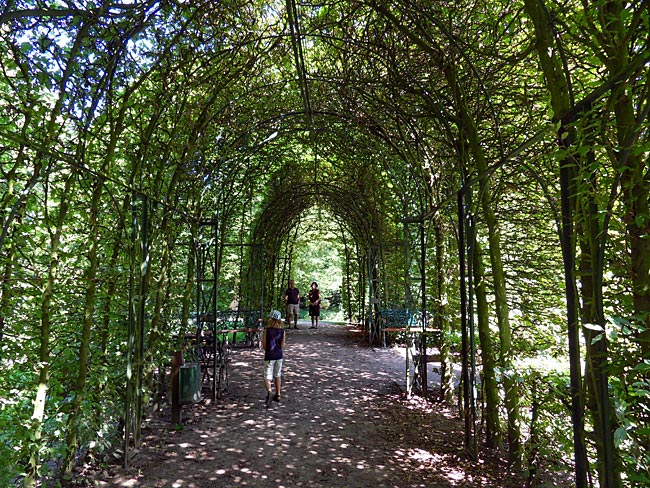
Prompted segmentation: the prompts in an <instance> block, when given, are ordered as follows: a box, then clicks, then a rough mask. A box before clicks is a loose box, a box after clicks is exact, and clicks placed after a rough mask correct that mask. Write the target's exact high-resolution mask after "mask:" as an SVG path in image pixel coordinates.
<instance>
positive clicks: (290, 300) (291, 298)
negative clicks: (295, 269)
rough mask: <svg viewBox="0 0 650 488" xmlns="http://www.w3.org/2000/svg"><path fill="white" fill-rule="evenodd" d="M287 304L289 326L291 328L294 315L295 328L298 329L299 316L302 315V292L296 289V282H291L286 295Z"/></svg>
mask: <svg viewBox="0 0 650 488" xmlns="http://www.w3.org/2000/svg"><path fill="white" fill-rule="evenodd" d="M284 299H285V301H286V302H287V325H288V326H289V328H291V316H292V315H293V328H294V329H297V328H298V314H299V313H300V290H298V288H296V282H295V281H293V280H289V288H287V291H286V292H285V293H284Z"/></svg>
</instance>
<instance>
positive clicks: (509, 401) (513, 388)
mask: <svg viewBox="0 0 650 488" xmlns="http://www.w3.org/2000/svg"><path fill="white" fill-rule="evenodd" d="M447 73H448V77H449V80H450V84H452V86H454V87H456V88H455V91H456V95H455V96H456V104H457V106H458V110H459V116H460V124H461V126H460V129H461V132H462V134H463V135H464V136H465V137H466V138H467V141H468V143H469V150H470V152H471V154H472V157H473V161H474V164H475V165H476V170H477V172H478V174H479V175H486V174H487V170H488V164H487V160H486V158H485V153H484V152H483V149H482V147H481V142H480V140H479V134H478V131H477V128H476V125H475V123H474V120H473V119H472V118H471V116H470V114H469V112H468V110H467V107H466V106H465V99H464V97H463V95H462V94H461V91H462V90H461V87H460V85H459V84H458V82H457V80H456V78H455V73H454V72H453V69H449V70H448V72H447ZM479 192H480V195H481V198H480V201H481V213H482V215H483V220H484V222H485V225H486V227H487V232H488V243H489V249H490V264H491V265H492V280H493V286H494V305H495V311H496V316H497V323H498V326H499V365H500V367H501V368H502V370H503V374H502V381H503V386H504V390H505V406H506V413H507V417H508V420H507V433H508V452H509V453H510V460H511V461H512V462H513V463H516V464H517V465H519V464H520V461H521V432H520V428H519V392H518V390H517V379H516V374H515V371H514V367H513V364H512V332H511V329H510V318H509V315H510V310H509V307H508V302H507V296H506V295H507V294H506V280H505V272H504V270H503V261H502V253H501V236H500V232H499V225H498V222H497V218H496V215H495V212H494V209H493V208H492V206H493V202H492V190H491V185H490V182H489V180H488V178H487V177H481V178H480V180H479Z"/></svg>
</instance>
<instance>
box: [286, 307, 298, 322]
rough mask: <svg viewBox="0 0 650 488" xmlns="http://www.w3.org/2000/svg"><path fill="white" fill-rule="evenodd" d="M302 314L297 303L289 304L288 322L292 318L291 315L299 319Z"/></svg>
mask: <svg viewBox="0 0 650 488" xmlns="http://www.w3.org/2000/svg"><path fill="white" fill-rule="evenodd" d="M299 314H300V305H298V304H297V303H295V304H294V303H288V304H287V320H288V319H290V318H291V315H295V316H296V318H298V315H299Z"/></svg>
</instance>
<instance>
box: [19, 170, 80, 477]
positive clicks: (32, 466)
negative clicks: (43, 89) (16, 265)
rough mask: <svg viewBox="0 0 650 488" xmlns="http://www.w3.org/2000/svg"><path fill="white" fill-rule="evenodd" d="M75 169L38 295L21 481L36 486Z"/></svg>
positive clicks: (64, 192) (65, 189)
mask: <svg viewBox="0 0 650 488" xmlns="http://www.w3.org/2000/svg"><path fill="white" fill-rule="evenodd" d="M74 177H75V176H74V173H73V172H72V173H70V175H68V176H67V178H66V180H65V184H64V187H63V189H62V192H61V200H60V204H59V213H58V216H57V220H56V224H55V226H54V228H53V229H52V232H51V233H50V249H49V261H50V263H49V266H48V270H47V276H46V279H45V283H44V284H43V293H42V295H41V310H40V312H41V325H40V331H39V341H40V348H39V354H38V359H39V363H38V386H37V389H36V397H35V399H34V409H33V413H32V432H33V439H34V441H33V446H34V447H33V449H32V453H31V455H30V458H29V464H28V466H27V469H26V475H25V479H24V481H23V485H24V487H25V488H33V487H34V486H36V480H37V478H38V471H39V467H40V456H39V451H40V448H41V447H42V446H41V442H42V440H43V421H44V418H45V403H46V400H47V392H48V389H49V380H50V329H51V323H52V298H53V297H54V285H55V283H56V280H57V276H58V270H59V259H60V257H59V247H60V243H61V234H62V232H63V224H64V222H65V217H66V215H67V213H68V205H69V201H68V196H69V194H70V191H71V189H72V180H73V179H74Z"/></svg>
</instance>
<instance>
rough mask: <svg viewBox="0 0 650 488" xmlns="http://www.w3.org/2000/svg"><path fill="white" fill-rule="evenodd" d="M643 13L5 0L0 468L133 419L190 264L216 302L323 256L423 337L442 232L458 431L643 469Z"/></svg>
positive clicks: (355, 314) (357, 302)
mask: <svg viewBox="0 0 650 488" xmlns="http://www.w3.org/2000/svg"><path fill="white" fill-rule="evenodd" d="M288 6H289V7H291V8H290V9H289V11H287V7H288ZM649 16H650V14H649V11H648V9H647V2H627V1H623V0H597V1H595V2H586V1H584V2H579V1H577V0H569V1H566V2H559V1H554V0H526V1H516V2H510V1H505V0H499V1H485V0H478V1H474V2H468V1H453V2H451V1H436V2H431V1H409V2H407V1H402V0H396V1H391V2H388V1H376V0H368V1H363V0H362V1H357V0H353V1H336V2H330V1H327V0H323V1H317V2H304V3H301V2H294V1H287V2H284V1H264V0H253V1H250V0H225V1H219V2H215V1H213V0H190V1H181V0H178V1H177V0H163V1H156V0H131V1H128V2H126V1H120V0H115V1H112V2H93V1H74V0H8V1H6V2H4V3H3V4H2V6H0V171H1V172H0V199H1V205H0V216H1V217H2V219H1V224H2V225H1V227H0V368H2V370H3V374H2V375H1V376H0V441H1V442H0V459H2V461H0V468H1V469H0V485H2V486H6V485H9V484H10V483H12V482H13V483H23V484H24V486H34V485H35V484H37V483H38V482H39V480H41V479H43V476H45V475H47V474H48V473H51V472H55V473H56V475H57V476H60V477H62V478H64V477H65V476H66V475H67V474H68V473H70V472H71V469H72V466H73V465H74V462H75V461H76V460H77V459H78V458H79V455H81V456H86V455H88V456H99V455H101V454H102V453H103V452H105V450H106V449H107V447H108V446H110V445H114V443H115V442H119V438H120V437H123V436H126V445H131V444H135V445H138V443H139V426H140V424H141V420H142V416H143V415H145V414H146V412H148V411H150V409H152V408H155V406H156V405H157V404H158V403H157V402H158V401H159V400H160V398H161V397H163V396H164V394H165V387H164V381H163V373H164V371H165V365H166V364H167V363H168V361H169V355H170V354H171V352H172V351H173V350H175V348H177V347H179V337H182V336H183V335H184V334H185V333H186V332H187V331H190V330H191V328H192V327H193V320H192V317H195V314H194V312H196V309H197V305H196V302H197V301H200V300H198V299H197V293H200V292H198V291H197V283H198V282H199V280H200V279H201V275H200V273H201V272H206V273H207V274H209V275H210V276H211V277H213V278H214V279H215V280H216V281H217V282H218V293H216V295H217V296H215V297H214V298H213V300H214V302H213V303H216V304H217V305H216V306H215V307H216V308H218V309H226V308H228V307H230V306H231V303H232V302H233V300H237V302H238V304H239V306H240V308H242V309H246V310H255V309H260V308H261V309H263V311H265V310H269V309H270V308H273V307H278V306H281V304H282V292H283V289H284V287H285V286H286V281H287V279H288V278H289V277H294V278H295V279H296V280H297V281H298V282H299V285H300V286H301V288H303V289H304V291H305V292H306V291H307V288H308V286H309V283H310V282H311V281H313V280H315V281H318V282H319V283H320V284H321V289H323V290H324V291H326V292H327V296H328V298H330V297H331V300H330V301H332V302H334V303H335V306H336V307H337V313H336V315H332V317H336V318H346V319H350V320H353V321H355V322H358V323H360V324H362V325H363V326H364V327H366V328H367V329H368V330H370V331H371V335H370V337H371V338H372V337H373V336H372V331H373V330H374V329H376V327H377V323H376V313H377V311H378V310H379V308H381V307H408V308H412V309H422V308H426V312H427V314H428V315H427V317H428V324H429V325H432V326H434V327H436V328H440V329H441V330H442V337H443V340H442V343H441V344H440V346H441V353H442V357H443V366H444V364H447V365H448V363H449V361H451V360H452V359H451V358H452V353H453V352H454V351H458V350H459V343H460V340H459V337H460V335H461V324H462V323H463V322H462V313H461V303H462V302H461V299H460V297H459V286H460V282H459V279H460V278H459V277H460V274H459V259H460V255H462V256H463V257H464V258H466V259H467V262H468V266H467V270H466V271H467V272H468V274H467V275H466V276H467V279H466V282H467V283H468V284H469V285H470V289H469V291H470V293H471V298H472V300H471V305H472V307H471V311H472V312H475V320H473V321H472V322H471V325H472V326H475V327H476V345H477V349H478V350H477V353H476V355H477V357H478V358H479V359H480V360H481V361H480V363H481V365H482V374H483V376H482V377H483V378H484V381H483V383H482V385H481V386H482V390H481V398H480V399H481V401H482V403H481V404H480V407H482V408H479V415H480V420H485V422H480V423H479V424H477V425H479V428H478V429H477V431H476V432H475V434H476V435H477V436H478V437H479V438H480V439H482V440H483V439H485V440H486V442H487V448H503V449H505V450H507V451H508V453H509V455H510V458H511V461H512V462H513V464H514V465H516V466H518V467H520V468H521V469H522V470H528V472H529V473H530V479H531V482H532V481H534V479H535V476H536V475H537V474H539V473H540V472H543V471H547V472H548V471H551V470H553V469H557V470H558V471H559V472H560V473H563V474H564V475H566V474H567V473H572V472H574V471H575V473H576V484H577V486H580V487H582V486H585V484H584V483H586V479H587V478H586V475H585V473H583V472H582V469H583V464H584V465H585V466H586V468H585V469H586V470H587V471H588V473H589V475H590V476H589V480H590V482H591V483H592V484H594V485H599V486H644V485H647V484H648V483H650V450H649V448H650V445H649V444H648V439H650V427H649V423H648V420H649V412H650V400H649V397H650V326H649V323H650V237H649V236H650V208H649V205H650V203H649V201H650V168H649V162H648V161H649V157H650V142H649V141H648V135H649V129H650V127H649V121H648V114H649V112H650V101H649V100H650V98H649V93H650V91H649V90H650V83H649V77H648V72H649V69H650V68H649V63H650V54H649V53H650V46H648V39H649V38H648V32H650V18H649ZM458 192H462V196H463V206H464V210H465V212H466V215H468V216H469V217H470V218H469V219H468V220H467V221H466V222H460V223H459V221H458V214H457V211H458V209H457V196H458ZM206 223H207V224H209V225H206ZM459 226H462V229H463V230H467V233H466V242H465V245H464V246H459V235H460V230H461V228H460V227H459ZM561 236H562V237H561ZM561 244H562V245H561ZM459 247H460V249H459ZM571 259H574V260H575V261H574V262H572V261H571ZM206 270H207V271H206ZM464 271H465V270H464ZM423 280H424V286H422V281H423ZM215 289H216V288H215ZM572 293H575V294H576V297H577V304H578V307H577V309H576V310H574V311H572V309H571V304H572V303H573V301H572V296H573V295H572ZM339 300H340V304H339V303H338V302H339ZM423 304H424V306H425V307H423ZM473 317H474V315H473ZM574 325H576V327H575V328H574ZM574 329H575V330H576V331H578V332H579V344H575V342H572V341H573V340H574V339H575V338H576V335H574V334H573V332H572V331H574ZM375 338H376V337H375ZM574 345H575V346H577V348H578V350H575V348H573V346H574ZM572 361H573V362H572ZM576 361H577V362H578V363H579V365H580V369H579V371H577V376H576V371H575V368H574V366H575V364H576ZM576 381H577V384H576ZM451 385H452V382H451V380H450V378H449V376H447V377H445V378H443V388H442V390H443V392H442V395H443V397H444V398H445V399H447V400H451V399H452V398H453V395H454V393H453V391H452V390H451ZM572 415H573V416H572ZM572 429H573V431H572ZM572 433H573V436H572V435H571V434H572ZM581 448H584V451H585V454H584V456H582V455H581ZM574 453H575V457H574ZM567 458H568V459H570V461H569V462H568V463H567V462H566V461H565V460H566V459H567ZM55 467H56V469H54V468H55ZM583 477H584V478H585V479H584V480H583V479H582V478H583Z"/></svg>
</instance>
